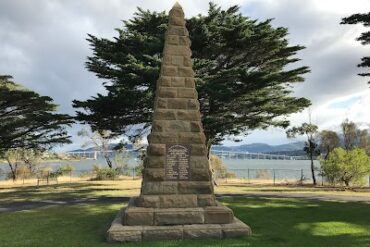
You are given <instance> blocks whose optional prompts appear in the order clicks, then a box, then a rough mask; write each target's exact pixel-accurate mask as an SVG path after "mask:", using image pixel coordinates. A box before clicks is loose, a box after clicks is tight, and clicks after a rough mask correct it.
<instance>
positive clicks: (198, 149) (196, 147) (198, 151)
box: [191, 144, 207, 156]
mask: <svg viewBox="0 0 370 247" xmlns="http://www.w3.org/2000/svg"><path fill="white" fill-rule="evenodd" d="M191 153H192V155H194V156H197V155H199V156H202V155H207V148H206V146H205V145H204V144H192V145H191Z"/></svg>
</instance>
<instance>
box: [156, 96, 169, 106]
mask: <svg viewBox="0 0 370 247" xmlns="http://www.w3.org/2000/svg"><path fill="white" fill-rule="evenodd" d="M155 106H156V107H157V108H163V109H166V108H167V100H166V99H163V98H157V99H156V102H155Z"/></svg>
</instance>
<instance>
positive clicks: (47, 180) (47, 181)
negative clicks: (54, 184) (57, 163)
mask: <svg viewBox="0 0 370 247" xmlns="http://www.w3.org/2000/svg"><path fill="white" fill-rule="evenodd" d="M49 175H50V171H48V175H47V177H46V184H47V185H49Z"/></svg>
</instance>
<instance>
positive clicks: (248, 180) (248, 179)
mask: <svg viewBox="0 0 370 247" xmlns="http://www.w3.org/2000/svg"><path fill="white" fill-rule="evenodd" d="M248 183H250V180H249V168H248Z"/></svg>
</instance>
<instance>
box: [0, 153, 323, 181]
mask: <svg viewBox="0 0 370 247" xmlns="http://www.w3.org/2000/svg"><path fill="white" fill-rule="evenodd" d="M112 161H113V163H114V165H115V163H116V162H118V161H115V159H112ZM127 161H128V165H129V167H131V168H132V167H135V166H137V165H138V164H139V163H140V160H139V159H138V158H136V157H135V156H131V157H128V158H127ZM223 161H224V164H225V166H226V168H227V169H228V170H229V172H232V173H234V174H235V175H236V177H239V178H251V179H253V178H262V179H263V178H264V179H272V178H273V177H275V178H276V179H300V178H301V177H302V175H303V176H304V177H305V178H310V177H311V172H310V161H309V160H257V159H254V160H253V159H227V158H224V159H223ZM65 164H72V165H73V166H74V172H75V173H76V174H80V173H82V172H84V171H91V170H92V168H93V166H94V165H99V166H101V167H104V166H107V165H106V162H105V160H104V159H103V158H102V157H98V159H97V160H91V159H86V160H78V161H54V162H45V163H43V166H49V167H51V168H53V169H56V168H57V167H59V166H62V165H65ZM315 166H316V167H317V168H319V167H320V164H319V162H318V161H315ZM0 169H1V170H2V171H3V172H2V173H1V172H0V180H1V179H5V177H6V173H7V172H9V167H8V166H7V165H6V164H0Z"/></svg>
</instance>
